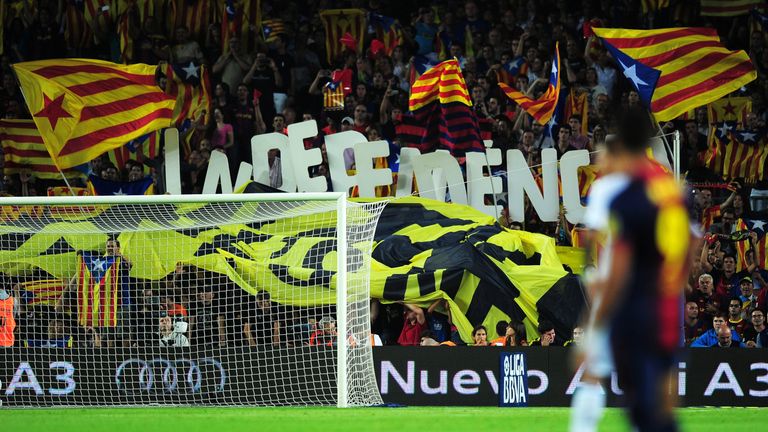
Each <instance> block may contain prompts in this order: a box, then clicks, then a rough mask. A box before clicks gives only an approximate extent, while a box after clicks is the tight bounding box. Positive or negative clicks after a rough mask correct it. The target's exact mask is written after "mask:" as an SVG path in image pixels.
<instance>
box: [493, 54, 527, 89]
mask: <svg viewBox="0 0 768 432" xmlns="http://www.w3.org/2000/svg"><path fill="white" fill-rule="evenodd" d="M527 73H528V63H527V62H526V61H525V58H523V57H517V58H515V59H513V60H510V61H508V62H507V63H505V64H503V65H501V67H500V68H499V69H498V70H497V71H496V81H498V82H503V83H504V84H507V85H510V86H513V85H515V79H516V78H517V77H518V76H519V75H524V74H527Z"/></svg>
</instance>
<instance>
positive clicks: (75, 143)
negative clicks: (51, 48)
mask: <svg viewBox="0 0 768 432" xmlns="http://www.w3.org/2000/svg"><path fill="white" fill-rule="evenodd" d="M13 69H14V70H15V71H16V75H17V76H18V78H19V82H20V83H21V88H22V90H23V91H24V96H25V98H26V101H27V106H28V108H29V112H31V113H32V117H33V119H34V121H35V124H36V125H37V128H38V130H39V131H40V135H41V136H42V139H43V142H44V143H45V147H46V148H47V149H48V152H49V153H50V155H51V158H52V159H53V161H54V163H55V164H56V166H58V167H59V168H70V167H73V166H77V165H80V164H83V163H87V162H89V161H90V160H92V159H93V158H95V157H96V156H99V155H101V154H103V153H105V152H107V151H109V150H112V149H113V148H117V147H120V146H122V145H123V144H125V143H126V142H128V141H130V140H132V139H134V138H137V137H140V136H142V135H144V134H146V133H148V132H151V131H154V130H157V129H160V128H165V127H169V126H170V123H171V117H172V114H173V107H174V104H175V99H174V98H173V97H172V96H169V95H166V94H165V93H163V91H162V90H160V88H159V87H158V86H157V85H156V83H155V71H156V69H157V66H149V65H145V64H135V65H127V66H124V65H118V64H115V63H110V62H105V61H100V60H82V59H57V60H40V61H33V62H25V63H17V64H15V65H13Z"/></svg>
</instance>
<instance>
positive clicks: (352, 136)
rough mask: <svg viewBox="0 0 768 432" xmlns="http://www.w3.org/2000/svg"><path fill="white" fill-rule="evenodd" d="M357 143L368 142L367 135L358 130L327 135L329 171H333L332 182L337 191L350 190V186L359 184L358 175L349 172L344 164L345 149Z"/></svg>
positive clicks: (326, 146)
mask: <svg viewBox="0 0 768 432" xmlns="http://www.w3.org/2000/svg"><path fill="white" fill-rule="evenodd" d="M357 143H366V144H367V143H368V139H366V138H365V135H363V134H361V133H360V132H357V131H345V132H340V133H335V134H333V135H328V136H326V137H325V152H326V154H328V171H330V172H331V184H332V185H333V190H334V191H336V192H342V191H343V192H349V189H350V188H352V187H354V186H356V185H357V176H355V175H349V174H347V167H346V166H345V164H344V150H346V149H354V148H355V144H357ZM355 158H357V156H355Z"/></svg>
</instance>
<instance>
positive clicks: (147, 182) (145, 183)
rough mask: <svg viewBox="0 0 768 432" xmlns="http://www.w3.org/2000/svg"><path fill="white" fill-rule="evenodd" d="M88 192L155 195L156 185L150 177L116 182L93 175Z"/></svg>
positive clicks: (93, 193)
mask: <svg viewBox="0 0 768 432" xmlns="http://www.w3.org/2000/svg"><path fill="white" fill-rule="evenodd" d="M88 190H89V192H90V194H91V195H153V194H154V193H155V185H154V183H153V182H152V177H149V176H146V177H144V178H143V179H141V180H136V181H132V182H127V181H126V182H121V181H117V182H116V181H110V180H104V179H102V178H99V177H96V176H93V175H91V176H89V177H88Z"/></svg>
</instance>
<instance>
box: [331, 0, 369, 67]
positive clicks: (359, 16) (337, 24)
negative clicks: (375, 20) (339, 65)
mask: <svg viewBox="0 0 768 432" xmlns="http://www.w3.org/2000/svg"><path fill="white" fill-rule="evenodd" d="M365 16H366V12H365V11H364V10H362V9H327V10H323V11H320V20H321V21H322V22H323V26H324V27H325V53H326V55H327V60H328V63H331V64H333V62H334V60H335V59H336V58H337V57H338V56H340V55H341V54H343V53H344V51H345V50H346V49H347V48H346V47H345V46H344V44H343V43H342V42H341V38H342V37H343V36H344V35H345V34H347V33H349V35H350V36H352V38H353V39H354V40H355V46H356V48H357V50H356V51H357V52H358V53H362V52H363V39H365V33H366V31H367V24H366V19H365Z"/></svg>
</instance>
